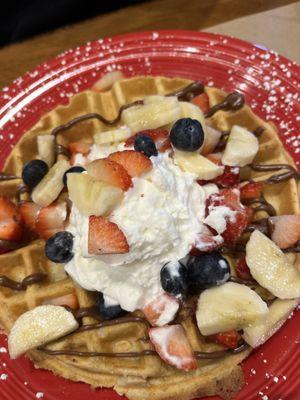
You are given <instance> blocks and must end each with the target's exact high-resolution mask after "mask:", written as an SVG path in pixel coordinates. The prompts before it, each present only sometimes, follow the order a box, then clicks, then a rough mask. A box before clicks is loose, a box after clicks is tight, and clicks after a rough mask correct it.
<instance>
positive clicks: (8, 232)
mask: <svg viewBox="0 0 300 400" xmlns="http://www.w3.org/2000/svg"><path fill="white" fill-rule="evenodd" d="M22 233H23V227H22V224H21V214H20V212H19V210H18V207H17V206H16V205H15V204H14V203H13V202H12V201H11V200H10V199H9V198H8V197H0V239H2V240H10V241H13V242H18V241H19V240H20V239H21V237H22Z"/></svg>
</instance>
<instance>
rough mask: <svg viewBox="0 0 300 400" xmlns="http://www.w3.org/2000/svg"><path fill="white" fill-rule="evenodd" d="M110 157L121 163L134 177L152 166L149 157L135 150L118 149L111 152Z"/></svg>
mask: <svg viewBox="0 0 300 400" xmlns="http://www.w3.org/2000/svg"><path fill="white" fill-rule="evenodd" d="M108 159H109V160H113V161H115V162H117V163H118V164H121V165H122V167H124V168H125V169H126V171H127V172H128V174H129V175H130V176H131V177H132V178H134V177H138V176H141V175H142V174H143V173H145V172H148V171H150V169H151V168H152V163H151V161H150V160H149V158H148V157H146V156H145V155H144V154H142V153H140V152H138V151H134V150H124V151H117V152H115V153H112V154H110V155H109V157H108Z"/></svg>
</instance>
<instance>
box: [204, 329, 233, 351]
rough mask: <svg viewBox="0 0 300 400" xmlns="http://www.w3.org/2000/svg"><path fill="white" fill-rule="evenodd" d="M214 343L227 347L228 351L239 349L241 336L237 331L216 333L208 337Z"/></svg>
mask: <svg viewBox="0 0 300 400" xmlns="http://www.w3.org/2000/svg"><path fill="white" fill-rule="evenodd" d="M208 339H209V340H211V341H212V342H215V343H217V344H220V345H222V346H225V347H227V348H228V349H236V348H237V347H238V344H239V341H240V339H241V335H240V334H239V333H238V332H237V331H236V330H234V329H233V330H231V331H227V332H220V333H216V334H215V335H210V336H208Z"/></svg>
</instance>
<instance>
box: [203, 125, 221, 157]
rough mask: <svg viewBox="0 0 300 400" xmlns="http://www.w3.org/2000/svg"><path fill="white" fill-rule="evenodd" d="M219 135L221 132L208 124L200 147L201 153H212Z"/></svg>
mask: <svg viewBox="0 0 300 400" xmlns="http://www.w3.org/2000/svg"><path fill="white" fill-rule="evenodd" d="M221 136H222V132H220V131H218V130H216V129H214V128H212V127H210V126H207V127H206V135H205V139H204V144H203V147H202V149H201V154H203V155H206V154H210V153H212V152H213V151H214V150H215V148H216V146H217V144H218V143H219V141H220V138H221Z"/></svg>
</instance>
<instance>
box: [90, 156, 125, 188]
mask: <svg viewBox="0 0 300 400" xmlns="http://www.w3.org/2000/svg"><path fill="white" fill-rule="evenodd" d="M87 172H88V174H89V175H91V176H92V177H94V178H96V179H98V180H100V181H102V182H105V183H107V184H109V185H112V186H117V187H119V188H120V189H122V190H124V191H126V190H128V189H129V188H130V187H131V186H132V179H131V176H130V175H129V174H128V172H127V171H126V169H125V168H124V167H122V165H121V164H118V163H117V162H115V161H113V160H109V159H108V158H101V159H99V160H95V161H92V162H91V163H90V164H89V165H88V166H87Z"/></svg>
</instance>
